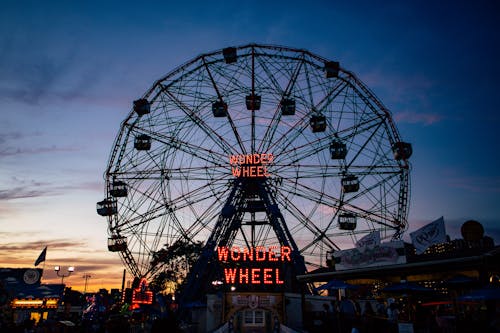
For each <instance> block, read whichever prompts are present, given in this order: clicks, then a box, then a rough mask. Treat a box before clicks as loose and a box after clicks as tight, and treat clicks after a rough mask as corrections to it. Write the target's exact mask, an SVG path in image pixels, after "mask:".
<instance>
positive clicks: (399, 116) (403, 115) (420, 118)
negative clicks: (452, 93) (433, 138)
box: [394, 111, 443, 125]
mask: <svg viewBox="0 0 500 333" xmlns="http://www.w3.org/2000/svg"><path fill="white" fill-rule="evenodd" d="M442 119H443V116H442V115H439V114H436V113H423V112H414V111H403V112H397V113H395V114H394V120H395V121H396V123H410V124H424V125H433V124H435V123H437V122H439V121H441V120H442Z"/></svg>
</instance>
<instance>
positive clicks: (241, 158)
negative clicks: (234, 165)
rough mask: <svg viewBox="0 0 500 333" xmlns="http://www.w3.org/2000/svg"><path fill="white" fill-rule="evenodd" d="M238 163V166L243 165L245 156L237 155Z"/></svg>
mask: <svg viewBox="0 0 500 333" xmlns="http://www.w3.org/2000/svg"><path fill="white" fill-rule="evenodd" d="M238 161H239V163H240V164H245V155H238Z"/></svg>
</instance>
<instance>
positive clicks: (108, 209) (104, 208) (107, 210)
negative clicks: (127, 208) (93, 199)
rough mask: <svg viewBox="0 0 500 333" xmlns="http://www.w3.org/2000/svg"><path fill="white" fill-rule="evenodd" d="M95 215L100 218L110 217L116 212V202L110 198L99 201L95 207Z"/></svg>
mask: <svg viewBox="0 0 500 333" xmlns="http://www.w3.org/2000/svg"><path fill="white" fill-rule="evenodd" d="M96 209H97V214H99V215H101V216H111V215H114V214H116V213H117V212H118V206H117V204H116V200H115V199H112V198H107V199H104V200H103V201H99V202H98V203H97V205H96Z"/></svg>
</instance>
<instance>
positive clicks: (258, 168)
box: [257, 165, 264, 177]
mask: <svg viewBox="0 0 500 333" xmlns="http://www.w3.org/2000/svg"><path fill="white" fill-rule="evenodd" d="M262 176H264V172H262V165H259V166H258V167H257V177H262Z"/></svg>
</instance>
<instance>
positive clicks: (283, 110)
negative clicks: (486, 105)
mask: <svg viewBox="0 0 500 333" xmlns="http://www.w3.org/2000/svg"><path fill="white" fill-rule="evenodd" d="M411 154H412V148H411V145H410V144H409V143H406V142H404V141H402V140H401V138H400V136H399V133H398V131H397V129H396V127H395V124H394V122H393V120H392V118H391V114H390V113H389V111H388V110H387V109H386V108H385V107H384V105H383V104H382V103H381V102H380V101H379V100H378V99H377V98H376V97H375V96H374V94H373V93H372V92H371V91H370V90H369V89H368V88H367V87H366V86H365V85H364V84H363V83H362V82H361V81H360V80H359V79H358V78H357V77H356V76H355V75H354V74H353V73H351V72H349V71H347V70H345V69H343V68H342V67H340V66H339V63H338V62H335V61H329V60H327V59H324V58H322V57H320V56H317V55H315V54H312V53H310V52H308V51H306V50H303V49H294V48H287V47H281V46H271V45H257V44H250V45H245V46H240V47H229V48H225V49H223V50H219V51H215V52H212V53H206V54H202V55H200V56H198V57H196V58H194V59H192V60H190V61H188V62H186V63H185V64H183V65H181V66H180V67H178V68H176V69H174V70H173V71H171V72H170V73H169V74H167V75H165V76H164V77H162V78H161V79H159V80H158V81H156V82H155V83H154V84H153V86H152V87H151V88H150V89H149V90H148V91H147V92H146V93H145V94H144V95H143V96H142V98H140V99H138V100H136V101H135V102H134V104H133V108H132V110H131V111H130V112H129V114H128V116H127V117H126V118H125V120H124V121H123V123H122V124H121V128H120V131H119V133H118V135H117V137H116V140H115V142H114V145H113V149H112V150H111V156H110V158H109V162H108V166H107V169H106V173H105V180H106V188H105V193H106V197H105V199H104V200H103V201H100V202H98V203H97V212H98V213H99V214H100V215H102V216H106V217H107V221H108V231H109V235H110V236H109V243H108V248H109V250H110V251H112V252H118V253H119V254H120V256H121V258H122V260H123V262H124V264H125V265H126V266H127V267H128V270H129V271H130V273H131V274H133V276H134V277H137V278H139V279H142V278H145V279H147V280H149V281H150V280H152V279H153V278H154V277H155V276H156V275H157V274H159V273H160V272H161V271H162V270H165V269H166V267H167V266H168V262H169V260H171V259H172V256H171V255H169V253H173V251H174V249H176V248H178V247H180V246H182V245H183V244H189V243H194V242H201V243H202V244H203V246H202V251H201V253H200V255H199V259H198V260H197V262H196V263H195V264H194V265H193V266H192V267H191V269H190V270H189V268H188V267H184V269H186V274H187V275H186V277H185V284H184V287H183V288H182V290H181V293H180V295H179V297H180V302H181V305H182V303H187V302H191V301H194V300H199V299H202V297H203V295H204V294H206V293H207V292H210V291H211V290H212V288H213V286H214V284H213V283H214V281H222V282H223V283H225V284H228V285H229V284H234V283H236V282H243V284H245V282H247V283H248V281H259V283H254V284H252V283H248V286H246V288H247V289H248V290H254V289H252V288H259V287H260V286H261V285H263V284H265V281H267V282H269V283H270V284H273V285H274V286H275V287H276V288H278V287H279V288H281V289H280V290H282V291H298V290H299V289H300V285H298V283H297V282H296V279H295V278H294V277H295V276H296V275H300V274H304V273H306V272H307V271H308V270H311V269H314V268H317V267H320V266H322V265H324V258H326V254H327V253H328V252H330V253H331V252H332V251H335V250H340V249H344V248H349V247H353V244H354V243H355V242H356V241H357V240H358V239H359V238H361V237H363V236H364V235H366V234H368V233H370V232H372V231H375V230H378V231H380V235H381V238H382V239H386V240H390V239H397V238H399V237H400V236H401V233H402V232H403V231H404V230H405V229H406V228H407V227H408V225H407V215H408V197H409V188H410V185H409V172H410V165H409V163H408V158H409V157H410V156H411ZM221 251H222V256H221ZM245 251H246V252H245ZM245 253H246V254H245ZM224 254H225V257H224ZM245 255H246V256H245ZM262 255H265V256H266V258H267V259H266V260H262V261H260V260H257V258H263V257H262ZM243 258H245V260H243ZM274 259H277V260H274ZM230 265H233V267H230ZM186 266H187V265H186ZM236 268H238V269H240V270H239V271H236ZM245 269H246V270H245ZM188 270H189V271H188ZM228 272H229V276H228ZM233 272H234V273H233ZM236 274H239V275H238V276H237V275H236ZM242 276H243V278H242ZM260 282H262V283H260ZM280 282H282V283H280ZM269 283H268V284H269Z"/></svg>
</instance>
